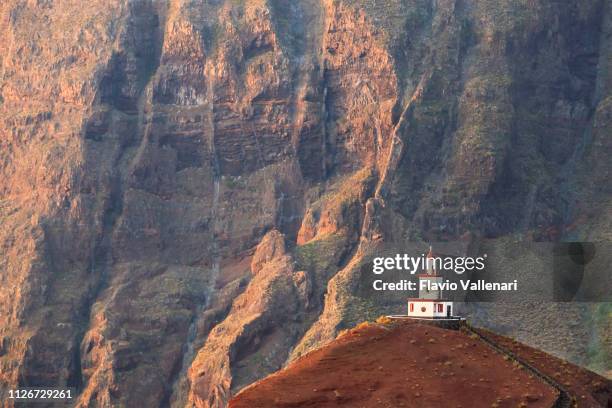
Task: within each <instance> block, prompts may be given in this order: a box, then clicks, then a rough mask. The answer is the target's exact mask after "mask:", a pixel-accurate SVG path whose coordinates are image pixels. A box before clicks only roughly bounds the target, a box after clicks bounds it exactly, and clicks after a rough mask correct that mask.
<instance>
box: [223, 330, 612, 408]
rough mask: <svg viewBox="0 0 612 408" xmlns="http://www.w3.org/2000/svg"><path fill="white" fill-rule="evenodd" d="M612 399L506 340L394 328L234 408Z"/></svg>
mask: <svg viewBox="0 0 612 408" xmlns="http://www.w3.org/2000/svg"><path fill="white" fill-rule="evenodd" d="M479 335H480V336H484V337H479ZM539 375H542V377H540V376H539ZM546 379H548V381H549V382H551V381H552V384H550V383H548V382H547V380H546ZM611 390H612V386H611V383H610V381H608V380H606V379H605V378H603V377H600V376H598V375H596V374H594V373H591V372H588V371H586V370H583V369H581V368H578V367H576V366H574V365H571V364H569V363H567V362H565V361H562V360H559V359H557V358H554V357H552V356H550V355H547V354H545V353H542V352H539V351H537V350H535V349H532V348H530V347H527V346H524V345H522V344H519V343H517V342H515V341H513V340H511V339H508V338H505V337H502V336H497V335H493V334H491V333H487V332H480V331H476V332H472V331H471V329H468V328H463V329H462V330H447V329H443V328H439V327H434V326H431V325H425V324H421V323H417V322H394V323H391V324H386V325H382V324H362V325H360V326H358V327H357V328H355V329H352V330H349V331H347V332H345V333H344V334H342V335H341V336H339V337H338V338H337V339H336V340H335V341H333V342H332V343H330V344H329V345H327V346H325V347H323V348H321V349H318V350H316V351H314V352H312V353H309V354H307V355H305V356H303V357H301V358H300V359H298V360H296V361H295V362H294V363H292V364H291V365H289V366H288V367H287V368H285V369H284V370H281V371H279V372H277V373H275V374H272V375H270V376H269V377H267V378H265V379H263V380H261V381H259V382H257V383H255V384H253V385H251V386H250V387H247V388H246V389H244V390H243V391H242V392H240V393H239V394H238V395H236V397H234V399H232V400H231V401H230V404H229V407H230V408H272V407H287V408H289V407H317V408H318V407H338V406H343V407H391V408H396V407H419V408H427V407H457V408H458V407H463V408H478V407H483V408H485V407H486V408H491V407H500V408H501V407H513V408H516V407H572V406H578V407H588V408H595V407H607V406H610V400H609V398H610V391H611Z"/></svg>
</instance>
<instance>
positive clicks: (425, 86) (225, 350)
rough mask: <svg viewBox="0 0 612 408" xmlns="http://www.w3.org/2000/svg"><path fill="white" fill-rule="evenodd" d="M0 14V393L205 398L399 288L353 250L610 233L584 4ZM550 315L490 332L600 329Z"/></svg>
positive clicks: (182, 5) (605, 163)
mask: <svg viewBox="0 0 612 408" xmlns="http://www.w3.org/2000/svg"><path fill="white" fill-rule="evenodd" d="M0 33H1V35H2V38H3V41H1V42H0V279H1V282H2V285H1V286H0V339H1V342H0V386H1V389H2V392H5V391H6V390H7V389H9V388H11V387H16V386H43V385H44V386H47V387H51V386H57V387H59V386H71V387H75V388H76V389H77V393H78V395H77V399H78V402H77V405H78V406H83V407H84V406H90V407H95V406H100V407H107V406H169V405H170V406H176V407H178V406H181V407H182V406H198V407H210V406H212V407H220V406H224V405H225V403H226V401H227V399H228V397H229V396H230V395H231V393H232V392H235V391H237V390H239V389H240V388H242V387H243V386H245V385H247V384H249V383H250V382H252V381H254V380H256V379H257V378H260V377H262V376H264V375H266V374H268V373H270V372H271V371H274V370H276V369H278V368H279V367H281V366H282V365H283V364H284V363H285V362H286V361H288V360H290V359H292V358H294V357H296V356H298V355H300V354H301V353H303V352H305V351H307V350H310V349H312V348H313V347H316V346H318V345H321V344H323V343H324V342H326V341H329V340H331V339H332V338H334V337H335V334H336V333H337V331H338V330H339V329H341V328H343V327H346V326H348V325H350V324H352V323H354V322H356V321H358V320H363V319H365V318H366V317H369V316H375V315H377V314H380V313H381V312H383V311H385V310H390V309H393V308H397V307H398V305H400V304H401V299H399V298H398V299H382V298H380V299H379V298H375V297H370V296H367V295H366V294H365V293H364V290H363V287H362V286H363V282H361V281H360V269H359V267H360V265H361V264H362V263H363V262H364V260H365V259H367V257H368V256H370V255H372V254H373V253H375V252H377V251H384V250H388V249H389V248H392V247H397V246H401V247H402V248H413V249H417V248H418V249H419V250H421V248H422V247H424V245H425V244H424V241H434V240H437V241H456V240H463V241H465V242H467V243H468V244H469V243H474V242H481V241H482V240H489V241H487V242H490V245H494V246H495V245H497V246H503V245H505V244H506V243H507V242H513V241H516V240H518V241H522V242H531V241H556V240H568V239H570V240H589V241H603V242H605V241H606V240H608V241H609V239H610V231H611V228H610V225H611V218H610V217H611V214H612V211H611V208H610V205H611V201H610V200H611V199H610V197H611V195H610V194H611V191H610V189H611V184H610V183H609V178H610V164H609V160H608V157H609V156H610V153H611V148H612V145H611V143H612V142H611V139H610V137H609V136H610V134H611V133H612V94H611V91H610V90H611V89H612V88H611V85H612V10H611V9H610V4H609V2H606V1H605V0H588V1H583V0H571V1H565V2H562V3H555V4H551V3H550V2H549V1H546V0H535V1H530V2H522V1H513V0H505V1H499V0H495V1H492V0H491V1H489V0H388V1H381V2H372V1H365V0H363V1H362V0H352V1H348V0H347V1H337V0H300V1H289V0H248V1H236V0H231V1H230V0H214V1H213V0H195V1H190V2H184V1H180V0H167V1H163V0H159V1H155V0H135V1H124V0H107V1H96V0H94V1H89V2H85V3H84V2H77V1H69V0H62V1H60V0H57V1H55V0H39V1H25V0H8V1H3V2H2V4H0ZM608 257H609V255H608ZM608 261H609V258H606V256H605V254H601V253H600V255H599V258H598V261H597V263H596V264H597V265H606V262H608ZM524 266H525V265H522V264H521V263H520V260H518V261H517V264H516V267H524ZM508 307H513V308H515V309H514V310H515V312H516V313H518V314H519V315H520V314H521V313H523V314H524V313H525V312H528V311H529V310H528V308H527V307H526V306H517V305H514V306H507V307H503V306H499V305H498V306H496V307H495V308H492V309H491V310H490V311H489V312H488V313H489V314H488V315H486V316H484V317H483V316H482V313H481V311H480V310H479V309H478V308H477V307H476V306H475V307H474V309H473V310H472V312H473V313H474V314H475V316H478V318H479V319H481V322H482V324H488V325H492V324H495V322H496V321H499V320H498V317H500V316H502V317H503V315H504V313H506V311H507V310H508ZM550 307H551V308H555V310H556V312H555V313H553V314H552V316H556V317H557V320H558V322H557V323H558V324H556V323H555V324H552V323H551V324H552V325H553V327H552V328H551V331H544V332H543V331H541V330H538V329H539V328H540V327H541V324H542V319H540V320H538V319H537V318H533V319H532V320H529V321H528V325H526V326H522V327H520V328H519V327H512V322H504V324H505V325H510V326H507V327H506V326H505V327H506V330H508V331H509V332H511V333H514V334H517V335H519V336H521V338H522V339H523V340H524V341H526V342H528V343H531V344H533V345H536V346H539V347H543V348H545V349H547V350H548V351H551V352H553V353H556V354H558V355H562V356H564V357H568V358H571V359H573V360H574V361H577V362H579V363H581V364H588V363H589V361H588V360H587V359H586V357H585V356H586V355H587V350H586V349H587V348H588V347H593V345H595V346H597V347H599V348H604V349H605V347H606V344H607V346H609V336H608V337H605V336H604V335H605V334H606V333H609V322H607V321H606V320H605V319H603V321H602V320H601V319H600V320H598V322H599V323H598V325H597V327H596V329H597V330H595V335H594V336H592V335H591V329H592V328H593V324H594V322H595V320H594V319H590V318H589V317H588V316H589V313H590V310H591V308H593V307H600V306H591V305H582V306H568V305H556V304H552V305H550ZM568 316H571V317H572V319H571V324H570V323H567V322H568ZM604 316H605V314H604ZM547 320H550V319H547ZM564 322H565V323H564ZM606 324H607V325H608V326H606ZM606 327H607V329H606ZM598 333H599V334H598ZM560 335H562V336H568V338H571V339H574V342H571V344H573V346H572V347H569V348H568V349H564V348H563V347H562V346H560V345H559V343H558V341H556V339H558V337H559V336H560ZM2 400H3V401H4V400H5V399H4V398H2Z"/></svg>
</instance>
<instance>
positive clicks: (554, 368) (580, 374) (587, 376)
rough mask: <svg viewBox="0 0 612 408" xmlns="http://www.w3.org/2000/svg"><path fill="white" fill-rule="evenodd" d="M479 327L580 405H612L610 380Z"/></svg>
mask: <svg viewBox="0 0 612 408" xmlns="http://www.w3.org/2000/svg"><path fill="white" fill-rule="evenodd" d="M477 330H478V331H479V332H480V333H482V334H484V335H485V336H487V337H488V338H490V339H493V340H495V342H496V343H497V344H499V345H500V346H502V347H503V348H505V349H506V350H509V351H511V352H513V353H514V354H516V355H517V356H518V357H519V358H520V359H523V360H524V361H526V362H528V363H529V364H530V365H531V366H533V367H535V368H537V369H538V370H540V371H541V372H542V373H544V374H546V375H548V376H549V377H551V378H553V379H554V380H555V381H556V382H557V383H559V384H561V385H562V386H563V387H565V389H566V390H567V391H568V393H569V394H570V395H571V396H572V397H573V398H574V402H575V403H576V404H577V406H578V407H579V408H594V407H612V399H611V398H612V382H611V381H610V380H608V379H606V378H604V377H602V376H600V375H597V374H595V373H593V372H591V371H588V370H585V369H583V368H580V367H577V366H575V365H573V364H571V363H568V362H567V361H565V360H561V359H559V358H556V357H553V356H551V355H550V354H547V353H545V352H543V351H540V350H537V349H534V348H532V347H529V346H526V345H524V344H522V343H519V342H517V341H515V340H513V339H510V338H508V337H504V336H500V335H498V334H495V333H493V332H490V331H488V330H483V329H477Z"/></svg>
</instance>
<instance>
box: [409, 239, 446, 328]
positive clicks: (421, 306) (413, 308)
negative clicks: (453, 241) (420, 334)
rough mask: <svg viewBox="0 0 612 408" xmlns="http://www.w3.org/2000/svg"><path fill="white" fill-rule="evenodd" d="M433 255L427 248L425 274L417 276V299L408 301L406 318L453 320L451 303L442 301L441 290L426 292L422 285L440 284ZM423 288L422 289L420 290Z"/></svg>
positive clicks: (440, 277) (440, 278) (440, 279)
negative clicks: (425, 283)
mask: <svg viewBox="0 0 612 408" xmlns="http://www.w3.org/2000/svg"><path fill="white" fill-rule="evenodd" d="M434 258H435V256H434V254H433V251H432V249H431V247H430V248H429V253H428V254H427V257H426V258H425V271H424V272H425V273H422V274H420V275H418V279H419V283H418V284H419V286H418V288H419V297H418V298H411V299H408V316H409V317H416V318H424V319H449V318H453V302H451V301H448V300H444V298H443V297H442V290H440V289H433V288H432V290H428V289H427V287H426V286H425V285H424V282H425V281H429V283H436V284H441V283H442V275H438V273H437V272H436V268H435V263H434ZM430 286H434V285H430ZM421 288H423V289H421Z"/></svg>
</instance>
